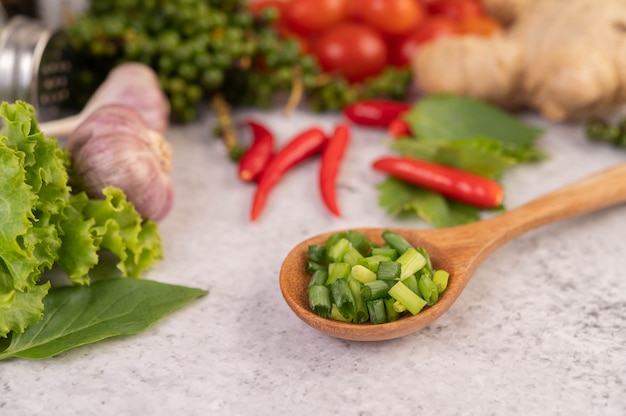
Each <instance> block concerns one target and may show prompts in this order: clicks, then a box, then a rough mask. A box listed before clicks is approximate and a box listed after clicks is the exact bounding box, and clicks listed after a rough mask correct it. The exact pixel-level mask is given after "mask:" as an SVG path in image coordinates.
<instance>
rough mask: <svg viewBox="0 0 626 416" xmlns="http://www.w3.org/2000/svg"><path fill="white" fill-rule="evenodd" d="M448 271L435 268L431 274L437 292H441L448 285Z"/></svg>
mask: <svg viewBox="0 0 626 416" xmlns="http://www.w3.org/2000/svg"><path fill="white" fill-rule="evenodd" d="M449 277H450V273H448V272H447V271H445V270H441V269H440V270H437V271H436V272H435V274H434V275H433V283H434V284H435V286H436V287H437V292H438V293H439V294H441V292H443V291H444V290H446V288H447V287H448V278H449Z"/></svg>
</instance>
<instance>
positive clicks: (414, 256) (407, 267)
mask: <svg viewBox="0 0 626 416" xmlns="http://www.w3.org/2000/svg"><path fill="white" fill-rule="evenodd" d="M396 261H397V262H398V263H400V264H401V265H402V272H401V274H400V280H402V279H406V278H407V277H409V276H410V275H412V274H414V273H416V272H417V271H418V270H419V269H421V268H422V267H424V265H425V264H426V259H425V258H424V256H422V255H421V254H420V253H419V252H418V251H417V250H416V249H415V248H413V247H411V248H409V249H407V250H406V251H405V252H404V253H402V255H401V256H400V257H398V259H397V260H396Z"/></svg>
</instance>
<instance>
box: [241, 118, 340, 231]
mask: <svg viewBox="0 0 626 416" xmlns="http://www.w3.org/2000/svg"><path fill="white" fill-rule="evenodd" d="M327 141H328V139H327V138H326V134H325V133H324V131H323V130H322V129H320V128H318V127H312V128H309V129H307V130H304V131H303V132H301V133H300V134H298V135H296V136H295V137H294V138H293V139H291V140H290V141H289V142H288V143H287V144H286V145H285V146H283V147H282V148H281V149H280V150H279V151H278V153H276V155H275V156H274V157H273V158H272V160H270V163H269V164H268V165H267V167H266V168H265V171H264V172H263V173H262V174H261V177H260V178H259V182H258V185H257V188H256V192H255V193H254V200H253V201H252V210H251V212H250V220H251V221H255V220H256V219H257V218H258V217H259V215H261V211H262V210H263V208H264V207H265V204H266V202H267V197H268V196H269V193H270V191H271V190H272V189H273V188H274V186H275V185H276V184H277V183H278V181H280V179H281V178H282V177H283V175H284V174H285V173H286V172H287V171H289V170H290V169H291V168H292V167H294V166H295V165H297V164H298V163H300V162H302V161H303V160H305V159H307V158H309V157H311V156H313V155H315V154H317V153H319V152H320V151H321V150H322V149H323V148H324V145H325V144H326V142H327Z"/></svg>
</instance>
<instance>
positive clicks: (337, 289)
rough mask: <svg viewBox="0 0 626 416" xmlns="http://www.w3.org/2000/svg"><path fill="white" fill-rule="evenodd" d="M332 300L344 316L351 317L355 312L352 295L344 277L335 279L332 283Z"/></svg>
mask: <svg viewBox="0 0 626 416" xmlns="http://www.w3.org/2000/svg"><path fill="white" fill-rule="evenodd" d="M331 287H332V294H333V300H334V301H335V303H336V304H337V307H338V308H339V312H341V315H343V317H344V318H352V317H353V316H354V314H355V313H356V305H355V303H354V296H352V291H351V290H350V285H348V281H347V280H346V279H337V280H335V283H333V284H332V286H331Z"/></svg>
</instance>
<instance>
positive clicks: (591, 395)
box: [0, 111, 626, 416]
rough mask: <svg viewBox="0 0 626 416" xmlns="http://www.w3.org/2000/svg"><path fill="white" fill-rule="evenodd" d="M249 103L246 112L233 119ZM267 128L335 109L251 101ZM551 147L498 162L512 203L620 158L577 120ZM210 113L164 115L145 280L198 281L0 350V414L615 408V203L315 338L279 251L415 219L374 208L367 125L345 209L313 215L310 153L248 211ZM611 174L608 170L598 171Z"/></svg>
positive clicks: (377, 139)
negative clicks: (376, 334)
mask: <svg viewBox="0 0 626 416" xmlns="http://www.w3.org/2000/svg"><path fill="white" fill-rule="evenodd" d="M248 115H250V113H246V112H244V111H242V112H240V113H238V114H237V115H236V116H237V118H243V117H246V116H248ZM253 115H254V116H256V117H259V118H261V119H262V120H263V121H264V122H265V123H267V124H268V125H269V126H270V127H271V128H272V129H273V130H274V131H275V132H276V135H277V139H278V140H279V141H281V142H284V141H285V140H287V139H288V138H289V137H290V136H291V135H292V134H294V133H296V132H297V131H298V130H300V129H302V128H304V127H306V126H310V125H312V124H314V123H317V124H320V125H321V126H322V127H324V128H326V129H329V130H330V129H331V128H332V126H333V125H334V123H335V122H337V121H338V118H337V117H335V116H320V115H316V116H312V115H311V114H309V113H306V112H299V113H296V114H294V115H292V116H290V117H285V116H283V115H282V114H281V113H279V112H278V111H276V112H266V113H258V112H256V113H254V114H253ZM527 121H529V122H530V123H532V124H535V125H538V126H540V127H545V128H547V130H546V134H545V135H544V136H542V138H541V139H540V140H539V141H538V144H539V145H540V146H541V147H542V148H544V149H545V150H546V151H547V152H548V153H549V154H550V159H549V160H547V161H545V162H542V163H540V164H537V165H527V166H523V167H519V168H516V169H514V170H511V171H510V172H508V173H507V174H506V176H505V178H504V186H505V190H506V204H507V205H508V206H509V207H515V206H517V205H520V204H522V203H524V202H526V201H529V200H531V199H533V198H534V197H537V196H539V195H541V194H543V193H545V192H548V191H550V190H553V189H556V188H557V187H559V186H561V185H564V184H566V183H568V182H570V181H573V180H575V179H578V178H581V177H583V176H585V175H587V174H590V173H593V172H597V171H599V170H601V169H603V168H604V167H608V166H610V165H613V164H615V163H618V162H621V161H623V159H624V155H625V154H626V153H625V151H624V150H621V151H618V150H616V149H613V148H610V147H608V146H603V145H598V144H593V143H590V142H588V141H587V140H586V139H585V138H584V136H583V132H582V128H581V126H580V125H575V124H569V125H568V124H560V125H552V124H549V123H546V122H545V121H543V120H542V119H539V118H536V117H529V118H527ZM213 122H214V120H213V118H212V115H211V114H207V115H206V117H204V118H203V119H202V121H201V122H198V123H196V124H193V125H189V126H184V127H174V128H173V129H172V130H171V133H170V134H169V138H170V140H171V141H172V143H173V146H174V148H175V166H174V173H173V174H174V178H175V181H176V191H177V194H176V198H177V199H176V205H175V208H174V210H173V212H172V213H171V215H170V216H169V217H168V218H167V219H166V220H165V221H164V222H163V223H162V224H161V232H162V237H163V240H164V244H165V259H164V261H163V262H162V263H161V264H159V265H158V266H157V267H155V268H154V269H152V270H150V271H149V273H147V274H146V276H145V277H146V278H150V279H154V280H159V281H163V282H168V283H174V284H184V285H189V286H195V287H201V288H205V289H208V290H209V291H210V293H209V295H208V296H206V297H204V298H202V299H200V300H198V301H196V302H194V303H192V304H190V305H189V306H187V307H186V308H185V309H182V310H180V311H178V312H177V313H175V314H173V315H171V316H169V317H167V318H166V319H164V320H163V321H161V322H158V323H157V324H156V325H155V326H154V327H152V328H151V329H149V330H147V331H146V332H144V333H142V334H140V335H136V336H131V337H123V338H117V339H112V340H108V341H105V342H101V343H97V344H93V345H90V346H86V347H82V348H78V349H75V350H71V351H69V352H66V353H64V354H62V355H60V356H58V357H55V358H52V359H48V360H43V361H28V360H7V361H2V362H0V415H2V416H13V415H19V416H27V415H42V414H49V415H81V416H89V415H115V416H122V415H140V414H150V415H154V416H160V415H296V414H297V415H333V414H337V415H363V416H365V415H377V414H389V415H417V414H426V415H430V414H436V415H441V416H444V415H490V414H493V415H568V416H569V415H615V416H618V415H620V416H621V415H624V414H626V376H625V372H624V369H625V368H626V347H625V345H626V278H625V273H626V272H625V271H626V244H625V243H624V224H625V221H624V219H625V218H626V206H620V207H615V208H611V209H607V210H604V211H603V212H598V213H595V214H590V215H587V216H584V217H580V218H577V219H573V220H568V221H564V222H561V223H558V224H554V225H550V226H546V227H544V228H542V229H539V230H535V231H532V232H530V233H528V234H526V235H525V236H522V237H520V238H518V239H517V240H515V241H513V242H510V243H509V244H507V245H506V246H504V247H502V248H501V249H500V250H498V251H497V252H496V253H495V254H494V255H493V256H492V257H490V258H489V259H488V260H487V261H486V262H485V263H484V264H483V266H482V267H480V268H479V270H478V271H477V273H476V274H475V276H474V278H473V279H472V281H471V282H470V283H469V285H468V287H467V288H466V291H465V293H464V294H463V295H462V296H461V297H460V299H459V300H458V301H457V303H456V304H455V305H454V306H453V307H452V308H451V309H450V311H449V312H448V313H447V314H446V315H444V316H443V317H442V318H441V319H440V320H439V321H437V322H436V323H435V324H433V325H431V326H430V327H428V328H426V329H424V330H423V331H421V332H419V333H415V334H413V335H410V336H407V337H404V338H401V339H397V340H392V341H385V342H377V343H359V342H348V341H342V340H338V339H334V338H330V337H328V336H326V335H322V334H320V333H318V332H316V331H315V330H313V329H311V328H310V327H308V326H306V325H305V324H304V323H302V322H301V321H300V320H299V319H298V318H297V317H296V316H295V315H294V314H293V313H292V312H291V311H290V309H289V308H288V307H287V305H286V303H285V302H284V301H283V298H282V296H281V294H280V290H279V287H278V272H279V269H280V266H281V263H282V260H283V258H284V257H285V255H286V254H287V253H288V251H289V250H290V248H291V247H293V246H294V245H295V244H296V243H298V242H300V241H301V240H303V239H305V238H307V237H309V236H312V235H315V234H318V233H321V232H324V231H331V230H335V229H344V228H351V227H359V226H408V227H425V225H424V224H423V223H420V222H416V221H406V220H405V221H399V220H394V219H392V218H390V217H387V216H386V214H385V213H384V212H383V211H382V210H381V209H380V208H378V207H377V193H376V189H375V186H376V184H377V183H378V182H379V181H380V180H381V179H382V176H379V175H378V174H376V173H375V172H373V171H372V170H371V169H370V167H369V166H370V163H371V161H372V160H373V159H375V158H376V157H378V156H380V155H382V154H383V153H385V152H387V147H386V146H385V145H384V144H383V142H382V140H381V138H382V134H381V133H380V132H376V131H371V130H369V131H368V130H365V129H355V130H354V136H353V141H352V146H351V148H350V149H349V151H348V153H347V155H346V160H345V165H344V166H343V168H342V171H341V176H340V180H339V191H338V194H339V200H340V205H341V207H342V210H343V218H341V219H337V218H333V217H331V215H330V214H328V213H327V211H326V210H325V208H324V206H323V205H322V203H321V202H320V198H319V194H318V191H317V167H318V163H317V162H316V161H310V162H308V163H305V164H304V165H302V166H299V167H298V168H297V169H295V170H294V171H292V172H291V173H290V174H289V175H288V176H287V177H285V178H284V181H283V182H281V183H280V184H279V186H278V187H277V188H276V189H275V191H274V192H273V194H272V195H271V197H270V200H269V202H268V205H267V207H266V209H265V211H264V212H263V215H262V216H261V218H260V219H259V220H258V222H256V223H250V222H249V221H248V213H249V207H250V202H251V199H252V195H253V189H254V188H253V186H251V185H245V184H242V183H240V182H239V181H238V180H237V178H236V175H235V167H234V165H233V164H231V162H229V160H228V159H227V158H226V157H225V153H224V149H223V147H222V145H221V143H220V142H219V141H217V140H215V139H213V138H212V137H211V135H210V130H211V127H212V125H213ZM606 186H611V184H608V183H607V184H606Z"/></svg>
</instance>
